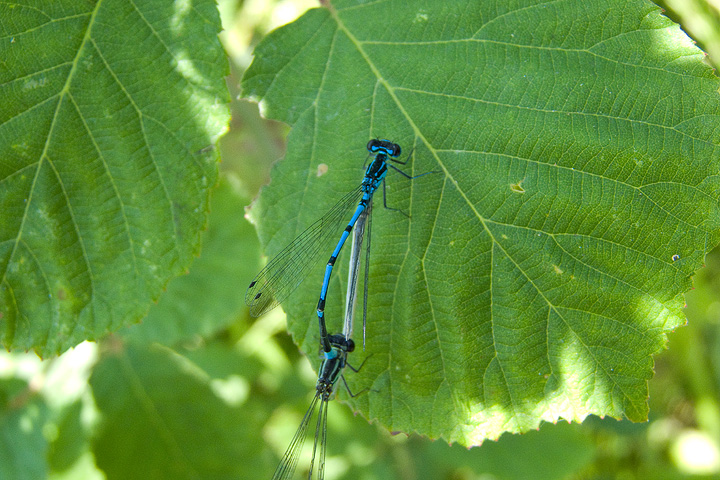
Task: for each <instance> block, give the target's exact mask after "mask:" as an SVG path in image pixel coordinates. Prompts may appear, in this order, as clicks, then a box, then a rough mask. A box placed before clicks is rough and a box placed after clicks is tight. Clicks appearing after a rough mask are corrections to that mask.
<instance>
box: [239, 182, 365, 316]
mask: <svg viewBox="0 0 720 480" xmlns="http://www.w3.org/2000/svg"><path fill="white" fill-rule="evenodd" d="M361 197H362V190H361V189H360V186H358V187H357V188H355V189H354V190H352V191H351V192H350V193H348V194H347V195H345V196H344V197H343V198H341V199H340V201H339V202H337V203H336V204H335V205H334V206H333V207H332V208H331V209H330V210H329V211H328V212H327V213H326V214H325V215H323V216H322V217H321V218H320V219H319V220H317V221H316V222H315V223H313V224H312V225H310V226H309V227H308V228H307V229H306V230H305V231H304V232H303V233H301V234H300V235H298V237H297V238H296V239H295V240H293V241H292V242H291V243H290V244H289V245H288V246H287V247H285V249H284V250H283V251H282V252H280V253H279V254H278V255H277V256H276V257H275V258H273V259H272V260H271V261H270V263H268V264H267V265H266V266H265V268H263V269H262V270H261V271H260V273H258V274H257V276H256V277H255V279H254V280H253V281H252V282H251V283H250V286H249V287H248V289H247V292H246V293H245V304H246V305H247V306H248V307H250V314H251V315H252V316H254V317H259V316H260V315H262V314H263V313H265V312H268V311H270V310H272V309H273V308H275V307H277V306H278V305H279V304H280V303H282V302H283V301H284V300H285V299H286V298H287V297H288V296H289V295H290V294H291V293H292V292H293V291H294V290H295V289H296V288H297V287H298V286H299V285H300V283H302V281H303V280H304V279H305V277H306V276H307V274H308V272H309V271H310V269H311V268H312V267H313V266H314V265H315V263H316V261H317V259H318V256H319V255H320V252H326V253H327V254H328V255H330V251H331V250H330V248H329V240H330V239H331V238H333V237H337V238H339V237H340V235H341V234H342V224H343V222H344V221H347V220H348V218H347V217H348V213H349V210H350V209H353V208H354V207H357V205H358V203H359V202H360V198H361Z"/></svg>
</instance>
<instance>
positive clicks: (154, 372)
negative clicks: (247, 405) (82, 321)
mask: <svg viewBox="0 0 720 480" xmlns="http://www.w3.org/2000/svg"><path fill="white" fill-rule="evenodd" d="M209 380H210V379H209V378H208V377H207V375H205V373H204V372H202V371H201V370H200V369H199V368H197V366H195V365H193V364H192V363H190V362H189V361H188V360H187V359H185V358H184V357H182V356H180V355H178V354H176V353H174V352H172V351H171V350H168V349H166V348H163V347H160V346H151V347H149V348H142V347H138V346H133V345H128V346H127V348H125V347H123V346H122V345H118V344H116V345H115V346H114V348H113V349H112V351H109V352H108V353H107V354H106V355H105V356H104V358H103V359H102V360H101V362H100V363H99V364H98V365H97V366H96V367H95V369H94V370H93V374H92V377H91V378H90V385H91V387H92V391H93V396H94V398H95V402H96V403H97V406H98V409H99V410H100V413H101V415H102V421H101V425H100V427H99V432H98V434H97V437H96V438H95V442H94V449H93V450H94V453H95V457H96V459H97V464H98V466H99V467H100V468H101V469H102V470H103V471H104V472H105V474H106V475H107V477H108V478H109V479H113V478H145V479H165V478H174V479H185V478H214V479H225V478H227V479H230V478H232V479H236V478H241V477H244V476H245V475H244V472H246V471H248V469H247V466H246V465H244V464H243V463H242V462H233V461H228V459H237V458H243V456H245V458H253V455H254V454H257V453H258V452H259V451H260V450H261V448H262V442H258V441H257V430H258V427H257V425H256V424H255V423H256V422H255V421H254V420H251V419H249V418H247V417H246V416H245V415H244V410H242V409H239V408H237V407H232V406H230V405H228V404H226V403H225V402H224V401H223V400H222V399H221V398H219V397H218V396H217V395H216V394H215V393H214V392H213V390H212V389H211V386H210V382H209ZM243 432H247V433H246V434H243Z"/></svg>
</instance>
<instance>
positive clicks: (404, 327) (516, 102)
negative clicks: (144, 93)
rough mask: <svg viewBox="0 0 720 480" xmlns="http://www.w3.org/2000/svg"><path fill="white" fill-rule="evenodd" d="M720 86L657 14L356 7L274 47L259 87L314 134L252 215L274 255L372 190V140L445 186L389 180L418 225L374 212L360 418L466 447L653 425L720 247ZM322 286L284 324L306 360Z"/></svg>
mask: <svg viewBox="0 0 720 480" xmlns="http://www.w3.org/2000/svg"><path fill="white" fill-rule="evenodd" d="M718 87H720V85H719V83H718V79H717V78H716V77H715V76H714V74H713V72H712V70H711V69H710V68H709V67H708V66H707V65H705V64H704V63H703V54H702V52H701V51H700V50H698V49H697V48H696V47H695V46H694V45H693V43H692V41H691V40H690V39H688V38H687V37H686V36H685V34H684V33H682V31H681V30H680V29H679V27H678V26H677V25H675V24H673V23H672V22H670V21H669V20H668V19H667V18H665V17H663V16H662V15H661V13H660V9H659V8H658V7H656V6H655V5H653V4H652V3H650V2H647V1H642V0H633V1H625V0H623V1H620V0H604V1H597V2H577V1H574V0H566V1H558V2H550V3H548V2H545V1H515V2H507V1H505V0H502V1H501V0H497V1H492V0H484V1H482V2H470V1H460V0H455V1H450V2H429V1H426V2H402V1H399V0H398V1H379V2H370V3H367V4H361V3H358V2H353V1H338V2H334V3H333V4H332V6H331V7H330V8H328V9H315V10H312V11H309V12H308V13H307V14H305V15H304V16H303V17H302V18H300V19H299V20H298V21H296V22H295V23H293V24H291V25H288V26H285V27H283V28H281V29H278V30H277V31H275V32H274V33H272V34H270V35H268V37H267V38H266V39H265V40H264V41H263V42H262V43H261V44H260V45H259V46H258V47H257V48H256V51H255V60H254V62H253V64H252V65H251V67H250V68H249V69H248V71H247V72H246V74H245V77H244V79H243V88H244V93H245V95H247V96H252V97H254V98H257V99H260V100H261V107H263V108H264V112H265V114H266V115H267V116H269V117H271V118H274V119H278V120H282V121H284V122H287V123H289V124H290V125H292V127H293V129H292V132H291V133H290V136H289V143H288V155H287V157H286V158H285V159H284V160H283V161H281V162H278V164H277V165H276V168H275V169H274V171H273V173H272V182H271V183H270V185H269V186H268V187H266V188H265V189H264V190H263V192H262V195H261V196H260V199H259V201H258V202H257V204H256V205H255V207H254V210H253V216H254V218H255V221H256V222H257V223H258V228H259V232H260V237H261V242H262V243H263V244H264V245H266V251H267V253H268V255H269V256H270V257H272V255H274V254H276V253H277V252H278V251H279V250H280V249H281V248H282V247H283V246H284V245H286V244H287V243H289V242H290V241H291V240H292V239H293V238H294V237H295V236H296V235H297V234H299V233H300V232H302V230H303V229H304V228H305V227H306V226H307V225H309V224H310V223H312V221H313V220H315V219H316V218H317V217H318V216H319V215H320V214H321V212H324V211H326V210H327V209H329V208H330V206H331V205H332V203H333V202H334V201H336V200H337V199H339V198H341V197H342V195H343V194H344V193H345V192H347V191H349V190H350V189H351V188H353V186H356V185H357V184H358V182H359V181H360V179H361V175H362V170H361V168H362V162H363V161H364V160H365V159H366V158H367V152H366V151H365V150H364V145H365V143H366V142H367V141H368V139H370V138H373V137H376V136H379V137H380V138H387V139H390V140H392V141H395V142H397V143H399V144H400V145H401V146H402V148H403V150H404V151H405V152H410V151H412V156H411V159H410V160H411V161H410V163H409V164H408V165H406V166H405V167H404V169H405V170H406V171H407V172H408V173H410V174H419V173H423V172H429V171H434V170H435V171H441V172H442V173H441V174H436V175H427V176H425V177H422V178H419V179H416V180H414V181H412V182H409V181H407V180H406V179H404V178H402V177H401V176H399V175H397V174H393V172H390V174H389V175H388V178H387V179H386V184H387V187H388V195H387V202H388V205H390V206H392V207H394V208H400V209H402V210H404V211H405V212H407V213H409V214H410V215H411V218H410V219H408V218H407V217H405V216H403V215H401V214H398V213H397V212H393V211H389V210H385V209H383V208H381V204H380V200H379V198H376V202H375V208H374V214H373V239H372V246H373V251H372V254H371V271H370V299H369V302H370V307H369V315H368V317H369V318H368V326H367V334H368V352H367V353H372V354H374V355H373V356H372V357H371V358H369V359H368V361H367V363H366V365H365V367H364V368H363V370H362V371H361V372H360V373H359V374H357V375H355V374H348V375H346V377H348V383H350V386H351V388H353V390H355V391H357V390H362V389H363V388H368V389H369V391H368V393H367V394H365V395H360V396H358V397H356V398H354V399H352V401H351V403H352V405H353V406H354V407H356V408H357V409H359V410H360V411H361V412H362V413H363V415H365V416H366V417H367V418H368V419H371V420H377V421H378V422H379V423H381V424H383V425H385V426H386V427H387V428H388V429H390V430H392V431H404V432H411V431H417V432H419V433H422V434H424V435H427V436H429V437H431V438H437V437H443V438H445V439H446V440H448V441H452V442H459V443H462V444H465V445H472V444H478V443H481V442H482V441H483V440H484V439H488V438H497V437H498V436H499V435H500V434H501V433H502V432H505V431H509V432H522V431H527V430H529V429H532V428H536V427H537V426H538V425H539V423H540V422H541V421H542V420H545V421H556V420H557V419H559V418H565V419H568V420H576V421H582V420H583V419H584V418H585V417H586V416H587V415H588V414H591V413H593V414H597V415H601V416H605V415H607V416H612V417H616V418H620V417H622V416H626V417H627V418H629V419H631V420H633V421H642V420H645V419H646V418H647V413H648V409H647V380H648V379H649V378H651V377H652V374H653V369H652V367H653V360H652V355H653V354H655V353H657V352H659V351H661V350H662V349H663V348H664V347H665V343H666V333H667V332H669V331H671V330H673V329H674V328H676V327H678V326H680V325H682V324H683V323H684V321H685V318H684V315H683V312H682V308H683V305H684V300H683V292H685V291H687V290H688V289H690V287H691V279H690V277H691V275H692V274H693V272H695V270H697V269H698V268H699V267H700V266H701V265H702V262H703V257H704V255H705V252H706V251H708V250H710V248H711V247H712V246H714V245H716V244H717V243H718V241H719V240H720V239H719V237H718V232H719V230H718V227H719V226H720V225H719V221H720V211H719V210H718V197H719V196H720V194H719V193H718V192H720V189H719V187H720V184H719V182H718V180H719V179H720V177H718V175H717V172H718V169H719V167H720V165H719V164H720V162H719V155H718V147H717V146H718V135H717V132H718V131H720V129H719V128H718V127H720V125H719V124H718V114H720V108H719V107H720V102H719V100H720V98H719V97H718V94H717V91H718ZM322 164H324V165H326V166H327V173H324V174H321V173H322V172H323V171H325V169H324V168H322V169H320V168H319V166H321V165H322ZM339 234H340V232H338V237H339ZM330 249H331V248H330V246H329V247H328V255H329V252H330ZM340 263H342V259H340V260H339V261H338V264H340ZM323 267H324V265H319V266H318V268H317V270H316V271H313V272H312V274H311V275H310V278H311V279H312V280H311V281H308V282H305V283H304V284H303V286H302V287H301V288H300V289H299V290H298V291H297V293H296V294H295V295H294V296H292V297H291V298H290V300H289V301H288V302H286V304H285V305H284V307H285V309H286V311H287V312H288V316H289V323H290V330H291V332H292V333H293V335H295V337H296V339H297V340H298V341H299V342H301V343H303V345H304V348H305V350H306V351H308V352H316V351H317V326H316V324H317V322H316V320H315V319H314V315H313V313H312V312H314V307H315V304H316V302H317V300H316V299H317V295H318V285H319V282H320V280H321V278H322V270H323ZM343 275H344V273H343V272H340V274H336V275H335V276H334V278H333V280H332V281H331V286H330V298H329V301H328V306H327V309H326V312H327V317H328V322H329V326H328V329H329V330H330V331H331V332H337V331H339V330H340V328H341V324H342V313H343V308H342V297H343V295H344V292H345V290H344V288H345V280H344V278H343ZM358 330H359V327H358V326H356V327H355V331H356V335H357V331H358ZM365 355H366V354H365ZM365 355H364V354H363V353H358V352H356V353H355V354H353V355H351V360H350V361H351V362H352V363H353V364H359V363H360V362H361V361H362V358H363V357H364V356H365ZM314 357H315V355H314V354H313V355H310V358H314Z"/></svg>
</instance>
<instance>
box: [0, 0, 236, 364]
mask: <svg viewBox="0 0 720 480" xmlns="http://www.w3.org/2000/svg"><path fill="white" fill-rule="evenodd" d="M218 30H219V19H218V15H217V9H216V6H215V4H214V2H210V1H204V0H198V1H193V2H185V3H175V4H173V3H167V2H140V3H133V2H124V1H103V2H93V1H91V2H75V1H61V2H49V3H47V4H44V5H41V6H38V5H36V2H15V3H13V4H3V5H2V6H0V37H1V38H2V42H0V59H2V60H0V97H2V99H3V102H2V104H1V105H0V211H1V212H2V215H0V342H1V343H2V345H3V346H4V347H5V348H13V349H31V348H33V349H36V350H37V351H38V352H39V353H41V354H53V353H57V352H60V351H63V350H65V349H67V348H69V347H71V346H73V345H76V344H77V343H79V342H81V341H82V340H85V339H94V338H98V337H99V336H101V335H103V334H104V333H106V332H108V331H109V330H115V329H118V328H119V327H121V326H124V325H127V324H129V323H133V322H136V321H138V320H139V319H140V318H142V316H143V315H144V314H145V312H147V310H148V308H149V307H150V305H151V300H154V299H157V297H158V296H159V295H160V293H161V291H162V288H163V287H164V286H165V285H166V284H167V282H168V280H169V279H170V278H172V277H173V276H176V275H178V274H179V273H180V272H182V271H184V270H186V269H187V268H188V266H189V264H190V262H191V260H192V257H193V255H196V254H197V253H198V251H199V235H200V231H201V230H202V228H203V227H204V225H205V223H206V214H207V202H208V192H209V189H210V187H211V186H212V185H214V184H215V182H216V178H217V166H216V155H215V154H214V153H213V152H212V150H210V151H209V152H208V150H207V148H206V147H208V146H209V145H211V144H212V143H213V142H214V141H215V139H216V138H217V136H218V135H219V134H220V133H221V132H222V130H223V129H224V127H225V124H226V123H227V107H226V105H225V103H226V102H227V91H226V88H225V85H224V82H223V76H224V75H225V74H226V73H227V60H226V58H225V56H224V52H223V50H222V48H221V46H220V44H219V42H218V39H217V33H218ZM219 99H221V100H219Z"/></svg>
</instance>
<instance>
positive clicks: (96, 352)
mask: <svg viewBox="0 0 720 480" xmlns="http://www.w3.org/2000/svg"><path fill="white" fill-rule="evenodd" d="M670 3H671V2H670ZM289 5H290V3H289V2H279V3H271V2H268V3H266V4H265V5H264V7H265V8H264V9H261V10H258V9H255V8H254V7H253V5H252V4H251V3H250V2H247V3H243V2H232V1H228V2H223V3H221V6H220V7H221V13H222V15H223V21H224V26H225V30H226V31H225V32H224V34H223V41H224V44H225V48H226V50H227V51H228V53H229V54H230V58H231V69H232V73H231V76H230V77H229V80H228V85H229V87H230V89H231V92H232V93H233V96H235V95H236V94H237V93H238V90H237V87H238V84H239V78H240V76H241V75H242V71H243V70H244V68H246V67H247V66H248V64H249V52H251V51H252V46H253V45H254V44H255V43H256V42H257V41H258V40H259V39H260V38H262V36H263V35H264V34H265V33H266V32H267V30H268V29H269V28H270V27H271V26H273V25H275V24H276V23H274V22H278V21H280V22H282V21H283V20H274V21H273V20H272V19H273V18H274V16H279V15H281V12H287V10H288V9H292V7H290V6H289ZM687 5H692V6H695V7H697V8H695V9H692V8H691V9H687V8H684V7H686V6H687ZM310 6H315V5H312V4H311V5H310ZM672 6H673V5H668V6H667V7H670V8H672ZM669 13H670V14H671V15H676V16H675V17H674V18H675V20H676V21H679V22H680V23H681V24H682V25H683V26H685V27H686V29H687V30H688V33H689V34H691V35H693V36H694V37H695V38H696V39H697V40H699V41H701V42H705V43H703V44H701V46H702V47H703V48H704V49H705V50H706V51H709V52H711V53H712V52H713V51H720V41H717V40H716V39H715V36H714V35H712V34H703V31H701V32H700V33H698V34H695V32H693V31H692V30H691V29H690V28H689V25H695V24H698V22H700V23H703V24H705V25H711V26H713V27H714V30H713V29H710V30H711V32H712V31H714V32H717V31H720V22H719V21H718V17H720V15H719V14H718V12H717V11H716V10H714V8H713V7H711V6H710V5H709V4H706V3H704V2H702V1H699V0H697V1H693V2H685V3H684V4H683V8H681V9H678V10H672V9H671V10H670V11H669ZM287 20H289V19H288V18H287V17H286V18H285V21H287ZM705 32H706V31H705ZM714 49H715V50H714ZM711 60H712V57H711ZM231 108H232V118H233V120H232V125H231V130H230V132H229V133H228V135H226V136H225V137H224V138H223V139H222V140H221V142H220V153H221V157H222V159H223V163H222V165H221V179H220V185H219V187H218V188H217V189H215V190H214V191H213V197H212V199H211V214H210V219H209V225H210V227H209V229H208V230H207V231H206V232H204V234H203V252H202V255H201V256H200V258H198V259H196V260H195V261H194V262H193V263H192V266H191V267H190V274H189V275H187V276H183V277H180V278H177V279H175V280H173V281H172V282H171V283H170V284H169V285H168V287H167V292H166V293H165V294H163V295H162V296H161V297H160V300H159V302H158V304H157V305H155V306H154V307H153V308H152V309H151V311H150V313H149V314H148V316H147V317H146V318H145V319H144V320H143V322H142V323H141V324H138V325H135V326H132V327H130V328H128V329H126V330H123V331H121V332H119V333H118V334H117V335H114V336H112V337H110V338H107V339H105V340H103V341H101V342H99V343H98V344H97V345H95V344H83V345H81V346H79V347H77V348H75V349H73V350H71V351H69V352H67V353H66V354H65V355H63V356H61V357H59V358H50V359H48V360H45V361H40V360H39V359H38V358H37V357H36V356H35V354H17V353H13V354H3V355H2V357H0V376H1V377H2V382H1V383H0V478H13V479H15V478H17V479H23V478H32V479H35V478H53V479H62V478H68V479H80V478H103V476H105V477H106V478H270V476H271V474H272V471H273V469H274V467H275V464H276V462H277V460H278V457H279V455H281V454H282V452H283V451H284V449H285V447H286V445H287V443H288V441H289V439H290V437H291V436H292V434H293V433H294V430H295V428H296V426H297V424H298V423H299V420H300V418H301V416H302V413H303V412H304V410H305V408H306V407H307V404H308V400H309V395H310V393H311V391H312V388H313V385H314V383H315V376H314V373H313V372H312V371H311V369H310V368H309V366H308V363H307V361H306V360H305V359H304V357H302V356H301V355H300V354H299V353H298V351H297V347H296V346H295V345H294V344H293V343H292V342H291V340H290V338H289V337H288V336H287V334H286V333H285V323H284V317H283V315H282V313H281V312H279V311H276V312H273V313H272V314H270V315H267V316H266V317H264V318H261V319H257V320H256V319H250V318H248V317H247V314H246V313H245V312H244V309H243V306H242V296H243V295H242V294H243V290H244V285H246V284H247V283H248V282H249V279H250V278H251V277H252V276H253V275H254V274H255V273H256V272H257V270H258V268H259V266H260V249H259V246H258V243H257V240H256V238H255V233H254V228H253V227H252V226H250V225H249V224H248V223H247V222H246V221H245V220H244V219H243V214H244V212H243V210H242V206H243V205H247V204H248V203H249V202H250V199H251V198H252V197H253V196H254V195H255V194H256V193H257V191H258V189H259V187H260V186H261V185H262V184H264V183H267V181H268V180H269V172H270V166H271V164H272V163H273V162H274V161H275V160H276V159H277V158H280V157H281V156H282V155H283V149H284V139H285V136H286V134H287V130H286V127H285V126H283V125H280V124H277V123H274V122H268V121H265V120H262V119H261V118H260V116H259V115H258V112H257V107H256V106H254V105H252V104H250V103H247V102H243V101H237V100H235V101H234V102H233V103H232V105H231ZM229 258H230V259H233V260H234V261H228V260H227V259H229ZM707 265H708V266H707V268H704V269H702V270H701V271H700V272H699V274H698V275H697V276H696V277H695V281H694V286H695V289H694V290H693V291H692V292H690V293H689V294H688V295H687V303H688V307H687V308H686V309H685V313H686V314H687V315H688V318H689V324H688V326H686V327H683V328H680V329H678V330H677V331H676V332H674V333H672V334H670V335H669V342H670V343H669V346H670V348H669V350H668V351H666V352H664V353H662V354H661V355H659V356H657V357H656V359H655V371H656V374H655V376H654V378H653V379H652V380H651V381H650V383H649V388H650V403H649V412H650V420H649V421H648V422H647V423H639V424H633V423H630V422H628V421H621V422H618V421H616V420H613V419H604V420H602V419H599V418H596V417H590V418H588V419H587V420H586V421H585V422H584V423H583V424H580V425H578V424H558V425H552V424H544V425H542V426H541V427H540V429H539V431H537V432H535V431H533V432H529V433H526V434H523V435H504V436H503V437H501V438H500V440H499V441H498V442H486V443H485V444H483V445H482V446H481V447H478V448H473V449H470V450H467V449H465V448H463V447H460V446H453V447H448V446H447V445H446V444H443V443H442V442H431V441H429V440H427V439H424V438H420V437H417V436H410V437H407V436H405V435H402V434H401V435H396V436H391V435H390V434H388V433H387V432H386V431H384V430H383V429H380V428H376V427H375V426H373V425H369V424H368V423H367V422H366V421H365V420H364V419H362V418H361V417H355V416H353V415H352V413H351V410H350V409H349V408H348V407H347V406H345V405H342V404H341V403H340V402H335V403H334V404H332V405H331V408H330V417H331V418H330V432H329V436H330V442H331V443H330V451H329V459H328V466H327V472H328V474H327V477H326V478H348V479H349V478H367V479H371V478H378V479H380V478H402V479H413V478H432V479H437V478H447V479H465V478H467V479H471V478H506V479H524V478H547V479H554V478H638V479H641V478H687V476H689V475H690V476H695V477H697V478H703V477H705V478H717V475H718V473H719V472H720V466H718V463H715V464H713V463H712V458H713V455H717V452H718V451H719V449H720V446H719V445H718V438H720V414H719V413H718V412H719V411H720V335H719V333H720V328H718V327H719V323H720V320H719V319H720V295H718V294H719V293H720V254H719V253H718V252H713V253H712V254H711V255H710V256H709V257H708V258H707ZM238 286H239V287H238ZM153 341H158V342H160V343H161V344H162V345H165V346H161V345H159V344H153V343H151V342H153ZM168 346H170V347H168ZM170 386H172V388H169V387H170ZM188 419H191V420H192V421H191V422H188ZM698 452H699V453H701V454H702V455H701V457H700V458H698V456H696V455H694V454H697V453H698ZM306 460H307V459H305V463H307V461H306ZM301 462H303V460H301ZM717 462H720V460H718V461H717Z"/></svg>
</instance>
